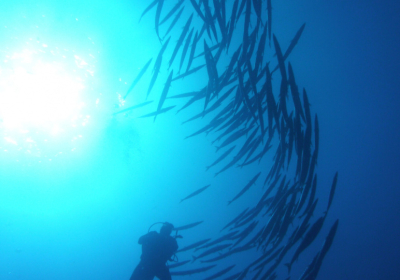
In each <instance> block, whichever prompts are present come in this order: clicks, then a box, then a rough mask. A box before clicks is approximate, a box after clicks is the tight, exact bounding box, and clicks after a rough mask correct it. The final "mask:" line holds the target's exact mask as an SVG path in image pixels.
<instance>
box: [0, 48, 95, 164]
mask: <svg viewBox="0 0 400 280" xmlns="http://www.w3.org/2000/svg"><path fill="white" fill-rule="evenodd" d="M29 42H32V43H29ZM27 45H31V47H32V48H31V49H29V48H26V49H24V50H22V51H17V52H10V51H5V52H4V51H1V52H3V53H5V55H4V56H3V57H1V58H0V133H1V134H0V150H3V151H5V152H7V153H13V157H14V156H16V157H18V158H20V157H21V152H22V154H23V155H24V156H34V157H35V158H36V157H45V158H46V157H47V158H51V157H54V156H59V155H61V154H65V153H63V151H64V152H65V151H75V150H76V147H75V146H76V144H77V143H76V140H77V139H80V138H82V134H83V133H84V131H83V129H84V128H85V127H86V126H87V125H88V124H89V118H90V108H89V107H90V106H95V101H96V99H95V98H94V99H93V100H91V99H92V98H93V96H91V97H90V98H89V99H88V96H89V95H90V94H92V95H93V92H90V94H88V92H89V91H93V89H92V88H90V89H88V85H89V86H90V81H92V80H90V79H92V78H93V75H94V72H95V66H94V64H93V63H94V61H95V59H94V56H93V55H91V54H90V55H85V56H82V55H77V54H76V53H75V51H69V50H67V49H62V48H58V47H55V48H54V47H49V45H48V44H43V43H40V42H33V41H32V40H30V41H28V42H27ZM84 57H86V58H84ZM88 103H89V104H88ZM89 105H90V106H89ZM18 158H16V159H15V160H17V161H19V159H18Z"/></svg>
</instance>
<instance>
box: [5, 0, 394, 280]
mask: <svg viewBox="0 0 400 280" xmlns="http://www.w3.org/2000/svg"><path fill="white" fill-rule="evenodd" d="M187 2H189V1H187ZM210 2H211V1H210ZM174 4H175V1H171V0H168V1H165V4H164V6H165V7H164V9H165V11H167V10H169V8H170V7H172V5H174ZM272 5H273V32H274V33H275V34H276V35H277V37H278V39H279V41H280V42H281V44H282V45H285V46H287V45H288V44H289V42H290V40H291V38H292V37H293V36H294V34H295V32H296V31H297V30H298V28H299V27H300V26H301V24H303V23H304V22H306V28H305V31H304V33H303V35H302V37H301V39H300V41H299V44H298V45H297V46H296V47H295V49H294V51H293V53H292V54H291V56H290V62H291V64H292V65H293V68H294V71H295V75H296V82H297V83H298V85H299V87H300V88H301V87H305V88H306V89H307V93H308V96H309V100H310V103H311V110H312V114H315V113H317V114H318V118H319V123H320V152H319V159H318V167H317V172H318V190H317V196H318V197H319V200H320V202H319V208H318V211H319V213H321V212H322V211H323V210H324V209H325V205H326V204H327V201H328V196H329V192H330V186H331V182H332V178H333V176H334V174H335V172H336V171H339V182H338V186H337V190H336V194H335V198H334V200H333V204H332V206H331V209H330V211H329V214H328V216H327V220H326V222H325V226H324V227H323V228H322V231H321V233H320V234H319V236H318V237H317V239H316V240H315V241H314V243H313V244H312V246H311V247H310V248H308V249H307V250H306V251H305V252H304V253H303V254H302V255H301V257H300V258H299V260H298V261H297V262H296V263H295V264H294V265H293V269H292V278H291V279H297V278H298V277H299V275H300V274H301V273H302V272H303V271H304V269H305V268H306V266H307V265H308V264H309V263H310V262H311V260H312V258H313V256H314V255H315V254H316V253H317V251H318V250H320V248H321V246H322V243H323V241H324V238H325V236H326V235H327V233H328V231H329V228H330V226H331V225H332V224H333V222H334V221H335V220H336V219H339V220H340V224H339V229H338V232H337V234H336V237H335V241H334V243H333V245H332V247H331V249H330V251H329V253H328V254H327V256H326V258H325V260H324V263H323V265H322V268H321V271H320V273H319V277H318V279H397V278H398V275H399V274H400V271H399V267H398V261H399V253H398V252H399V250H400V245H399V242H398V236H399V235H400V227H399V223H398V217H399V214H400V213H399V209H400V208H399V206H398V197H399V195H400V191H399V188H398V186H399V181H400V177H399V172H398V170H399V166H400V162H399V159H400V153H399V149H398V143H399V140H400V135H399V130H398V119H399V117H400V114H399V110H398V105H399V104H400V102H399V101H400V100H399V94H398V88H399V86H400V80H399V79H398V77H399V65H400V61H399V55H398V46H399V38H398V36H397V34H398V33H399V26H400V25H399V24H400V22H399V19H398V14H399V12H400V5H399V4H397V3H395V2H388V1H387V3H384V4H383V3H382V2H379V1H369V2H368V3H366V2H362V1H353V2H351V3H350V2H349V1H336V2H335V3H325V2H321V1H320V2H318V3H316V1H301V2H297V1H288V0H285V1H272ZM146 6H147V3H145V4H143V3H142V1H117V2H116V3H115V2H111V1H88V0H81V1H68V3H60V2H58V1H57V2H56V1H50V0H49V1H13V2H8V3H5V2H4V3H1V4H0V22H1V24H0V38H1V39H0V40H1V46H0V57H1V59H0V61H1V68H0V69H1V72H0V75H1V77H0V79H1V81H0V86H1V87H2V89H4V83H6V82H7V81H9V80H10V79H11V78H10V77H11V76H10V75H11V74H10V73H14V72H16V70H15V69H17V68H18V67H19V66H21V65H27V64H26V63H25V62H21V61H22V60H21V58H16V56H15V54H16V53H17V54H21V53H23V51H24V50H31V51H33V52H34V53H33V54H32V57H33V59H34V61H36V62H37V61H39V60H40V61H44V62H46V63H55V64H54V65H61V66H62V67H63V70H60V73H69V75H71V77H73V79H74V80H77V79H78V80H79V82H80V83H81V84H82V85H83V86H84V89H83V90H82V91H81V101H82V102H83V103H84V104H85V105H84V106H82V107H80V109H79V110H80V115H79V116H78V121H77V120H75V121H73V122H72V121H71V120H70V119H68V120H67V121H65V120H63V121H60V127H61V129H62V130H63V131H61V132H60V133H58V134H56V135H55V134H51V133H50V132H49V131H50V130H49V129H47V127H43V126H40V125H38V124H37V123H36V124H33V125H32V124H30V125H29V127H28V128H27V127H24V129H26V130H29V132H21V131H22V129H21V127H19V128H18V129H17V128H15V127H13V128H7V129H6V128H4V127H5V126H4V124H3V125H2V131H1V133H2V139H1V140H0V141H2V142H1V145H0V146H1V149H0V153H1V157H0V165H1V173H0V279H27V280H31V279H32V280H36V279H38V280H39V279H40V280H42V279H129V277H130V275H131V273H132V271H133V269H134V267H135V266H136V264H137V263H138V261H139V258H140V253H141V249H140V246H139V245H138V244H137V240H138V238H139V237H140V236H141V235H143V234H145V233H146V232H147V230H148V227H149V226H150V225H151V224H153V223H155V222H159V221H161V222H164V221H169V222H171V223H173V224H174V225H176V226H180V225H185V224H189V223H191V222H196V221H201V220H204V222H203V224H201V225H199V226H197V227H195V228H193V229H190V230H187V231H182V232H181V234H182V235H183V239H179V240H178V243H179V245H180V246H181V247H184V246H186V245H189V244H191V243H193V242H195V241H198V240H201V239H204V238H208V237H213V236H218V234H219V230H220V229H221V228H222V226H223V225H225V224H226V223H227V222H228V221H229V220H231V219H232V218H234V217H235V216H236V215H237V214H238V213H240V212H241V211H242V210H243V207H244V205H251V204H252V203H254V201H257V199H258V198H259V196H260V195H262V193H263V190H262V187H261V186H262V183H261V181H260V182H259V183H258V184H256V186H254V187H252V188H251V189H250V190H249V192H247V193H245V195H243V197H241V198H240V200H238V201H236V203H235V202H234V203H232V204H231V205H229V207H227V201H228V200H230V199H232V197H233V196H234V195H235V194H236V193H237V192H239V191H240V190H241V188H242V187H243V186H244V185H245V184H246V183H247V182H248V180H250V179H251V178H252V177H253V176H254V175H255V174H257V173H258V172H259V171H261V170H269V168H270V164H272V155H270V156H269V158H268V159H266V160H265V161H263V164H262V165H257V164H255V165H254V166H253V165H252V166H250V167H247V168H243V169H230V170H228V171H227V172H224V173H222V174H221V175H219V176H217V177H214V172H216V171H217V169H218V168H219V167H217V168H216V169H211V170H210V171H208V172H205V166H207V165H209V164H210V163H211V162H213V161H214V160H215V158H216V154H215V148H214V146H213V145H211V141H212V140H213V139H214V137H213V136H212V135H208V136H205V135H204V134H201V135H199V136H196V137H192V138H189V139H184V138H185V137H186V136H187V135H189V134H191V133H193V132H194V131H196V130H197V129H199V128H201V127H202V126H204V125H206V124H207V120H209V119H203V120H197V121H195V122H192V123H188V124H185V125H181V123H182V122H183V121H184V120H186V119H188V118H189V117H191V116H193V114H195V113H198V112H200V111H201V109H202V106H203V104H195V105H194V106H193V107H191V108H190V109H189V110H184V111H182V112H180V113H179V114H177V115H175V112H176V110H175V111H171V112H168V113H167V114H164V115H160V116H158V117H157V119H156V121H155V122H153V119H152V118H143V119H141V118H137V117H138V116H141V115H143V114H146V113H149V112H152V111H154V110H155V109H156V107H157V103H158V98H159V96H160V92H161V91H162V90H163V87H164V81H166V79H167V77H168V74H169V71H167V69H166V67H164V68H163V69H162V70H161V72H160V74H159V78H158V80H157V83H156V84H155V86H154V88H153V90H152V92H151V93H150V96H149V100H154V102H153V103H152V104H151V105H149V106H146V107H143V108H141V109H137V110H135V111H132V113H130V114H127V115H125V114H120V115H117V116H114V117H113V116H112V113H114V112H117V111H118V110H120V108H125V107H127V106H132V105H135V104H138V103H141V102H144V101H145V93H146V91H147V87H148V83H149V82H150V79H151V75H150V71H149V70H148V72H147V73H146V75H144V76H143V78H142V79H141V81H140V82H139V83H138V84H137V85H136V87H135V89H134V90H133V91H132V92H131V93H130V95H129V96H128V97H127V99H126V101H125V103H124V104H123V103H122V102H121V98H120V97H121V95H122V96H124V94H125V93H126V91H127V89H128V88H129V86H130V84H131V83H132V81H133V79H134V77H136V75H137V74H138V72H139V71H140V68H141V67H143V65H145V63H146V62H147V61H148V60H149V59H150V58H151V57H153V62H154V60H155V58H156V56H157V53H158V51H159V48H160V46H161V45H160V43H159V41H158V39H157V37H156V35H155V30H154V14H155V10H152V11H151V12H149V13H148V14H147V15H146V16H145V17H143V18H142V20H141V21H140V22H139V18H140V15H141V13H142V11H143V10H144V8H145V7H146ZM186 6H187V7H186V8H187V9H186V8H185V12H184V15H185V17H187V16H189V15H190V12H189V9H188V8H189V7H190V5H189V4H186ZM199 22H200V21H199V19H198V18H196V23H197V24H199ZM183 24H184V23H182V22H180V23H178V25H177V27H175V30H174V31H173V34H174V36H175V38H177V36H179V34H180V32H181V26H183ZM165 29H166V26H162V27H160V30H161V31H162V32H161V33H163V32H165ZM239 38H240V36H239ZM235 43H240V42H239V41H236V42H235ZM170 44H172V45H171V46H174V45H175V39H173V40H171V42H170ZM171 46H170V49H169V52H172V50H171ZM52 51H53V53H52ZM271 52H272V51H271V50H270V53H269V55H272V53H271ZM75 56H78V58H79V59H78V58H76V57H75ZM167 57H169V55H167V56H166V57H165V58H164V61H163V63H164V66H165V65H166V64H167ZM179 59H180V56H179V55H178V56H177V58H176V61H175V63H177V61H179ZM82 61H84V62H85V63H86V64H85V63H83V64H82ZM52 65H53V64H52ZM184 65H186V64H184ZM151 68H152V66H151V67H150V69H151ZM27 71H28V72H29V71H31V72H30V73H31V74H32V71H33V72H34V71H35V70H27ZM201 75H204V77H205V78H206V75H207V74H206V72H205V71H203V72H202V74H201ZM201 75H200V76H197V78H195V77H193V78H190V77H189V78H187V79H184V80H183V81H180V82H179V83H176V84H175V83H174V84H172V87H171V88H170V91H169V95H174V94H180V93H184V92H189V91H193V90H197V89H198V88H200V87H202V86H203V84H204V83H203V80H202V79H201V78H199V77H201ZM23 82H24V80H18V81H17V82H16V83H17V84H21V83H23ZM60 88H61V86H60ZM276 92H277V91H276V90H275V93H276ZM175 104H178V105H180V106H181V105H183V104H184V103H183V101H181V100H178V101H171V100H167V101H166V102H165V105H164V107H165V106H170V105H175ZM48 106H52V103H49V104H48ZM124 106H125V107H124ZM46 110H47V109H46V107H44V109H42V111H45V112H46ZM25 112H26V110H23V111H20V112H18V114H19V115H23V114H24V113H25ZM87 116H90V117H87ZM3 117H4V116H3ZM48 117H49V119H52V118H54V117H53V116H52V115H50V114H49V116H48ZM4 123H5V122H4ZM82 123H85V124H84V125H83V124H82ZM73 124H74V125H76V126H75V127H73ZM27 138H30V139H33V141H34V142H29V141H28V142H27V141H26V140H27ZM7 139H8V140H7ZM10 139H14V140H15V141H16V144H15V143H13V142H10ZM32 143H34V144H32ZM262 180H264V178H262ZM207 184H211V187H210V188H209V189H207V190H206V191H205V192H204V193H202V194H200V195H199V196H197V197H195V198H193V199H190V200H187V201H184V202H182V203H179V201H180V200H181V199H182V198H183V197H185V196H186V195H188V194H190V193H191V192H193V191H195V190H197V189H199V188H200V187H203V186H205V185H207ZM154 229H158V228H157V226H156V227H155V228H154ZM191 255H192V254H191V253H190V254H189V253H188V254H181V255H179V254H178V257H179V259H180V260H186V259H190V258H191ZM256 256H258V255H256V254H255V253H254V252H251V253H248V252H247V253H246V252H245V253H241V254H239V255H237V256H235V257H234V258H233V259H230V260H229V261H228V260H224V261H221V262H220V263H219V269H223V268H225V267H226V266H228V264H231V263H232V262H235V263H238V265H237V271H239V268H242V267H241V265H240V263H241V261H242V260H243V259H254V258H255V257H256ZM216 271H218V270H214V272H216ZM278 272H279V278H278V279H285V278H286V277H287V271H286V269H283V268H280V269H279V270H278ZM208 275H210V274H208ZM197 277H198V278H197ZM176 278H178V277H175V278H174V279H176ZM202 278H203V276H197V275H194V276H192V277H190V276H187V277H180V279H202Z"/></svg>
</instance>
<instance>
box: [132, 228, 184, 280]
mask: <svg viewBox="0 0 400 280" xmlns="http://www.w3.org/2000/svg"><path fill="white" fill-rule="evenodd" d="M139 244H142V256H141V257H140V258H141V261H140V263H139V264H138V266H137V267H136V268H135V270H134V271H133V273H132V276H131V278H130V280H152V279H153V278H154V277H157V278H158V279H160V280H171V274H170V273H169V269H168V267H167V266H166V262H167V261H168V260H169V259H170V258H171V257H172V255H173V254H174V253H175V252H176V250H177V249H178V244H177V242H176V240H175V238H173V237H171V236H169V235H163V234H159V233H157V232H155V231H151V232H149V233H148V234H146V235H143V236H142V237H140V238H139Z"/></svg>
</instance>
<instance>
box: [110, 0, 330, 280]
mask: <svg viewBox="0 0 400 280" xmlns="http://www.w3.org/2000/svg"><path fill="white" fill-rule="evenodd" d="M232 2H233V3H232ZM163 4H164V0H154V1H153V2H151V3H150V5H149V6H148V7H147V8H146V9H145V10H144V11H143V13H142V15H141V18H142V17H143V16H145V15H146V14H147V13H148V12H150V11H151V10H152V9H153V8H155V9H156V13H155V32H156V35H157V37H158V38H159V40H160V42H161V44H162V46H161V48H160V51H159V53H158V55H157V58H156V60H155V64H154V66H153V74H152V79H151V82H150V85H149V87H148V91H147V94H146V96H147V97H148V96H149V94H150V92H151V90H152V88H153V86H154V84H155V82H156V80H157V77H158V73H159V71H160V68H161V65H162V61H163V57H164V56H165V51H166V49H167V47H168V45H169V42H170V41H171V35H170V36H169V37H168V38H167V39H166V37H167V36H168V35H169V33H170V31H171V30H173V29H174V27H175V26H176V24H177V23H178V22H179V21H180V20H181V18H182V17H183V16H182V12H183V10H184V9H185V8H186V9H191V10H192V14H191V15H190V16H188V18H187V19H186V20H183V22H184V25H183V29H182V31H181V33H180V36H179V37H178V39H177V43H176V44H175V47H174V49H173V52H172V56H171V57H170V59H169V62H168V69H169V75H168V78H167V81H166V82H165V85H164V89H163V91H162V92H161V97H160V99H159V102H158V106H157V110H156V111H155V112H152V113H149V114H146V115H144V116H142V117H154V120H155V119H156V117H157V116H158V115H160V114H163V113H166V112H168V111H169V110H171V109H173V108H174V107H175V106H169V107H163V105H164V101H165V100H166V99H167V98H188V101H187V103H186V104H185V105H184V106H183V107H182V108H180V109H179V110H178V112H179V111H181V110H183V109H185V108H188V107H189V106H190V105H192V104H193V103H195V102H197V103H198V102H202V104H203V105H202V107H203V109H202V111H201V112H199V113H198V114H196V115H194V116H193V117H192V118H190V119H188V120H187V121H185V122H189V121H192V120H195V119H198V118H202V117H204V116H205V115H208V114H209V113H211V112H213V116H214V117H213V118H212V119H211V120H210V121H209V123H207V125H205V126H204V127H202V128H201V129H199V130H197V131H196V132H194V133H193V134H191V135H189V136H188V137H193V136H196V135H199V134H202V133H207V134H210V133H214V134H215V135H217V137H216V139H215V141H214V142H217V141H218V142H219V145H218V147H217V151H218V150H225V151H224V152H223V153H222V154H221V155H220V156H219V157H218V158H217V159H216V160H215V161H214V162H213V163H211V164H210V165H209V166H207V170H208V169H209V168H215V166H218V165H219V164H220V163H221V162H223V161H225V162H226V160H227V159H229V158H230V160H228V164H226V165H224V166H222V167H221V168H220V169H219V170H218V171H217V172H216V175H218V174H220V173H222V172H224V171H226V170H228V169H230V168H234V167H243V166H247V165H250V164H255V163H257V162H258V163H260V161H261V160H262V159H263V157H264V156H265V155H266V154H267V152H270V151H273V150H275V154H274V157H273V165H272V167H271V168H270V169H269V170H268V169H267V170H265V169H263V170H262V171H260V172H259V173H257V174H255V175H254V176H253V177H252V178H251V179H250V180H249V182H248V183H247V184H246V185H245V186H244V187H243V189H242V190H241V191H240V192H239V193H238V194H236V196H234V197H233V198H232V200H230V201H229V202H228V204H231V203H233V202H234V201H236V200H238V199H239V198H240V197H241V196H242V195H243V194H244V193H245V192H246V191H248V190H249V189H250V187H252V186H253V185H254V184H255V183H256V181H257V180H259V178H260V177H261V178H264V181H263V185H264V186H267V187H266V190H265V191H264V193H263V195H262V196H261V197H260V199H259V201H258V202H257V203H255V204H254V205H252V206H250V207H248V208H246V209H244V210H243V212H241V213H240V214H239V215H238V216H237V217H235V218H234V219H233V220H232V221H230V222H229V223H227V224H226V225H225V226H224V227H223V228H222V229H221V231H227V233H225V234H223V235H222V236H219V237H217V238H214V239H211V238H207V239H204V240H200V241H198V242H195V243H194V244H191V245H188V246H186V247H184V248H181V249H180V250H179V251H178V252H177V254H178V255H179V254H180V253H181V252H184V251H189V250H191V251H194V253H193V254H195V256H193V262H195V261H197V260H201V261H200V262H201V263H206V264H207V265H204V264H203V265H200V266H194V264H189V263H190V261H189V260H186V261H182V262H178V263H171V264H170V265H169V267H170V269H171V270H172V271H171V274H172V275H175V276H180V275H192V274H196V279H199V278H200V277H203V276H202V275H203V274H204V273H205V272H206V271H209V272H207V273H206V275H207V277H206V278H204V279H216V278H218V279H222V278H221V277H224V275H227V274H228V273H231V275H230V276H227V277H226V278H225V279H226V280H228V279H276V278H277V277H278V274H277V268H278V267H279V266H280V265H281V264H282V265H285V266H287V268H288V272H289V274H290V271H291V267H292V265H293V264H294V262H295V261H296V260H297V259H298V258H299V256H300V255H301V253H302V252H303V251H304V250H305V249H306V248H307V247H309V246H310V244H312V243H313V241H314V240H315V239H316V237H317V236H318V234H319V233H320V230H321V228H322V226H323V224H324V221H325V219H326V216H327V214H328V210H329V208H330V206H331V204H332V200H333V197H334V193H335V188H336V183H337V178H338V174H337V173H336V174H335V176H334V179H333V183H332V186H331V192H330V196H329V200H328V205H327V207H326V211H325V212H324V213H323V214H322V215H321V216H320V217H319V218H317V219H316V220H315V221H314V222H312V217H313V215H315V213H314V212H315V211H314V210H315V208H316V205H317V203H318V198H316V189H317V174H316V172H315V168H316V165H317V159H318V150H319V125H318V117H317V115H315V117H314V118H312V116H311V110H310V103H309V101H308V97H307V93H306V90H305V89H303V90H302V98H301V94H300V90H299V88H298V86H297V84H296V81H295V77H294V71H293V68H292V65H291V64H290V62H288V63H287V61H288V57H289V55H290V54H291V52H292V50H293V49H294V47H295V46H296V44H297V43H298V41H299V39H300V37H301V34H302V32H303V30H304V28H305V24H303V25H302V26H301V27H300V28H299V30H298V31H297V33H296V34H295V36H294V38H293V40H292V41H291V43H290V45H289V46H288V48H287V49H286V50H285V51H284V52H283V51H282V49H281V46H280V44H279V42H278V39H277V37H276V35H275V34H273V32H272V29H271V28H272V5H271V0H267V1H262V0H234V1H225V0H213V1H212V3H211V1H209V0H199V1H196V0H190V1H189V0H186V1H185V0H179V1H178V2H177V3H176V4H175V5H174V6H172V8H171V10H169V11H168V12H166V14H165V16H164V17H163V19H161V15H162V14H163ZM228 4H229V5H228ZM228 6H229V9H227V8H228ZM227 10H229V11H227ZM227 12H228V13H227ZM229 15H230V16H229ZM243 17H244V20H243ZM194 20H200V22H201V23H202V24H200V25H194V24H193V21H194ZM167 22H169V27H168V29H167V31H166V32H165V34H161V32H160V28H159V27H160V25H162V24H164V23H167ZM241 22H243V27H242V28H241V29H240V28H239V26H238V24H239V23H241ZM196 26H201V29H199V30H198V29H197V28H196ZM238 30H239V31H238ZM237 34H242V36H243V37H242V38H240V39H239V40H238V39H237V37H238V35H237ZM233 38H234V39H233ZM238 41H239V43H240V44H239V45H237V44H236V46H235V42H238ZM231 43H232V44H231ZM180 49H182V51H181V58H180V61H179V65H178V63H175V64H174V62H175V58H177V55H178V53H179V51H180ZM189 49H190V50H189ZM232 49H233V50H232ZM266 49H270V50H271V51H272V52H271V61H270V62H266V61H267V59H266V58H267V54H266V53H267V52H266ZM200 50H201V51H200ZM224 54H226V55H227V56H228V55H230V54H231V55H230V59H228V60H225V61H228V63H225V64H224V63H223V59H221V55H224ZM275 55H276V58H275ZM195 58H199V59H197V60H196V61H201V63H199V65H198V66H196V67H192V64H193V63H194V59H195ZM185 61H187V66H186V69H185V70H184V72H183V73H182V74H179V73H180V72H181V71H182V69H184V67H183V65H184V62H185ZM151 62H152V59H150V60H149V61H148V62H147V63H146V64H145V65H144V67H143V68H142V70H141V71H140V73H139V74H138V75H137V77H136V78H135V79H134V81H133V83H132V85H131V86H130V88H129V90H128V91H127V93H126V95H125V98H126V97H127V96H128V95H129V94H130V92H131V91H132V90H133V89H134V87H135V85H136V84H137V83H138V82H139V81H140V79H141V77H142V76H143V75H144V74H145V72H146V71H147V69H148V68H149V66H150V65H151ZM273 63H275V64H276V65H275V67H274V68H272V71H271V68H270V64H273ZM202 68H205V70H206V72H207V76H206V77H207V78H206V79H205V81H204V82H205V83H204V86H203V87H202V88H201V89H200V90H198V91H195V92H189V93H183V94H179V95H175V96H169V97H168V91H169V88H170V86H171V84H172V83H175V82H176V81H177V80H179V79H181V78H183V77H186V76H190V75H195V73H197V72H198V71H200V70H201V69H202ZM221 69H223V71H221ZM174 70H175V73H178V74H174ZM278 70H279V72H280V87H279V88H280V92H279V95H278V96H277V97H276V95H275V94H274V93H273V80H272V77H273V74H274V73H275V72H276V71H278ZM276 80H278V79H276ZM289 90H290V94H289ZM301 99H302V100H301ZM150 103H151V101H147V102H145V103H142V104H138V105H134V106H131V107H129V108H127V109H124V110H121V111H119V112H116V113H115V114H119V113H123V112H127V111H130V110H133V109H135V108H138V107H142V106H145V105H147V104H150ZM188 137H187V138H188ZM274 139H276V140H277V141H275V142H278V144H277V145H275V146H276V147H275V148H274V147H273V146H274V145H273V143H274V142H273V140H274ZM214 142H213V143H214ZM234 150H236V152H234ZM264 173H265V174H264ZM209 187H210V185H207V186H205V187H202V188H200V189H198V190H197V191H195V192H193V193H191V194H189V195H188V196H187V197H185V198H183V199H182V200H181V202H183V201H185V200H187V199H191V198H193V197H195V196H197V195H199V194H200V193H202V192H204V191H206V189H208V188H209ZM200 223H201V222H195V223H193V224H188V225H185V226H182V227H178V228H176V230H177V231H182V230H186V229H189V228H192V227H194V226H197V225H198V224H200ZM337 227H338V220H336V222H335V223H334V224H333V225H332V226H331V229H330V231H329V234H328V235H327V237H326V239H325V242H324V244H323V246H322V248H321V250H320V251H319V252H318V253H317V254H316V255H315V257H314V259H313V260H312V261H311V263H310V264H309V265H308V266H307V268H306V269H305V270H304V273H303V274H302V275H301V276H300V278H299V279H301V280H305V279H316V277H317V275H318V272H319V270H320V267H321V265H322V262H323V259H324V257H325V256H326V254H327V252H328V250H329V248H330V246H331V245H332V242H333V239H334V236H335V233H336V230H337ZM292 248H293V250H291V249H292ZM249 250H253V251H252V252H257V254H255V253H252V254H251V256H258V257H255V259H248V258H247V261H248V262H249V263H248V264H246V266H245V267H244V268H241V269H239V270H236V272H231V271H235V269H234V268H235V265H237V263H232V264H231V265H229V266H227V267H225V268H223V269H218V270H216V271H215V273H213V274H212V275H209V273H211V272H212V271H213V270H214V267H216V266H217V265H218V263H221V260H223V259H224V260H226V262H225V261H224V262H223V263H224V264H226V263H227V262H229V261H228V260H229V258H228V257H229V256H232V255H234V254H239V253H243V252H246V251H249ZM197 251H199V252H197ZM289 252H291V253H292V255H291V256H288V253H289ZM217 253H218V254H217ZM284 259H286V260H287V263H283V262H284V261H285V260H284ZM244 261H245V260H244ZM181 266H186V267H188V266H191V267H188V269H186V270H182V268H181V270H176V268H177V267H181ZM241 266H243V263H242V262H241ZM215 269H217V268H215ZM191 277H192V276H191ZM289 278H290V276H289ZM289 278H287V279H289Z"/></svg>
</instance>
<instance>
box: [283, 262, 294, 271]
mask: <svg viewBox="0 0 400 280" xmlns="http://www.w3.org/2000/svg"><path fill="white" fill-rule="evenodd" d="M283 265H284V266H286V267H287V268H288V271H289V273H290V270H291V269H292V264H291V263H285V264H283Z"/></svg>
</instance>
